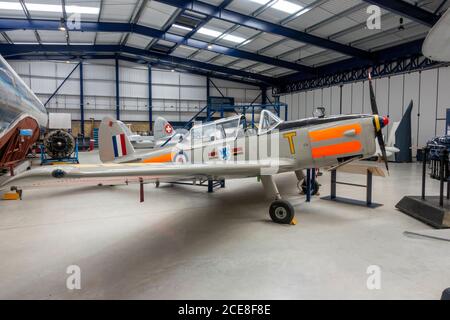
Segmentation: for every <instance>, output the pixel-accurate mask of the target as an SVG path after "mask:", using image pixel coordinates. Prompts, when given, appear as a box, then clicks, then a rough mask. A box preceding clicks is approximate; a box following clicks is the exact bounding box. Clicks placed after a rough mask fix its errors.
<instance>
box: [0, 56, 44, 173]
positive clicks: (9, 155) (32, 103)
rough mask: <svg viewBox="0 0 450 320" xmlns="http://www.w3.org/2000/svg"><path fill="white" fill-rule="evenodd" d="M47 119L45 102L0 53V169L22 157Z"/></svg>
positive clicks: (35, 139)
mask: <svg viewBox="0 0 450 320" xmlns="http://www.w3.org/2000/svg"><path fill="white" fill-rule="evenodd" d="M47 122H48V114H47V110H46V109H45V107H44V105H43V104H42V103H41V101H40V100H39V99H38V98H37V97H36V95H35V94H34V93H33V92H32V91H31V90H30V88H29V87H28V86H27V85H26V84H25V82H23V80H22V79H21V78H20V77H19V76H18V75H17V73H16V72H15V71H14V70H13V69H12V68H11V66H10V65H9V64H8V63H7V62H6V61H5V59H3V57H2V56H0V168H1V167H7V166H9V165H13V164H15V163H17V162H18V161H21V160H23V159H24V158H25V156H26V155H27V153H28V150H29V149H30V147H31V146H32V145H33V144H34V143H35V142H36V141H37V140H38V138H39V135H40V129H45V128H46V127H47Z"/></svg>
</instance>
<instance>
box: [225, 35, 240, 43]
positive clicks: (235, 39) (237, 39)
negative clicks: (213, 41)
mask: <svg viewBox="0 0 450 320" xmlns="http://www.w3.org/2000/svg"><path fill="white" fill-rule="evenodd" d="M223 39H224V40H227V41H231V42H236V43H242V42H244V41H245V40H246V39H245V38H242V37H238V36H233V35H231V34H227V35H225V36H224V37H223Z"/></svg>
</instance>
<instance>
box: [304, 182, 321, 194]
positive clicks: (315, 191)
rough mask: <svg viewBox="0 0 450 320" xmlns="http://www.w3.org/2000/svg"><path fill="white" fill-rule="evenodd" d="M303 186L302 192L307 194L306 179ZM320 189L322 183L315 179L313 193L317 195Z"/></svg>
mask: <svg viewBox="0 0 450 320" xmlns="http://www.w3.org/2000/svg"><path fill="white" fill-rule="evenodd" d="M301 188H302V192H303V194H306V191H307V190H306V180H303V182H302V184H301ZM319 189H320V184H319V182H318V181H317V180H315V181H314V183H313V184H312V190H311V195H312V196H315V195H317V194H318V193H319Z"/></svg>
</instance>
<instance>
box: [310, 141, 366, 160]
mask: <svg viewBox="0 0 450 320" xmlns="http://www.w3.org/2000/svg"><path fill="white" fill-rule="evenodd" d="M361 149H362V145H361V143H360V142H359V141H351V142H344V143H339V144H334V145H331V146H325V147H317V148H312V151H311V152H312V157H313V159H317V158H323V157H332V156H340V155H345V154H349V153H356V152H359V151H361Z"/></svg>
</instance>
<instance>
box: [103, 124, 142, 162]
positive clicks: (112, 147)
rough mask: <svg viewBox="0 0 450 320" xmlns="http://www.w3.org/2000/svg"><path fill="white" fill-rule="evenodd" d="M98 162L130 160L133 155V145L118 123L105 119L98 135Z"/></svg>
mask: <svg viewBox="0 0 450 320" xmlns="http://www.w3.org/2000/svg"><path fill="white" fill-rule="evenodd" d="M98 144H99V154H100V160H101V161H102V162H111V161H114V160H117V159H121V158H125V157H126V158H130V156H131V155H133V154H134V148H133V145H132V144H131V142H130V139H129V138H128V135H127V133H126V132H125V130H124V128H123V127H122V126H121V123H120V121H117V120H114V119H113V118H111V117H105V118H103V120H102V123H101V124H100V129H99V133H98Z"/></svg>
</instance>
